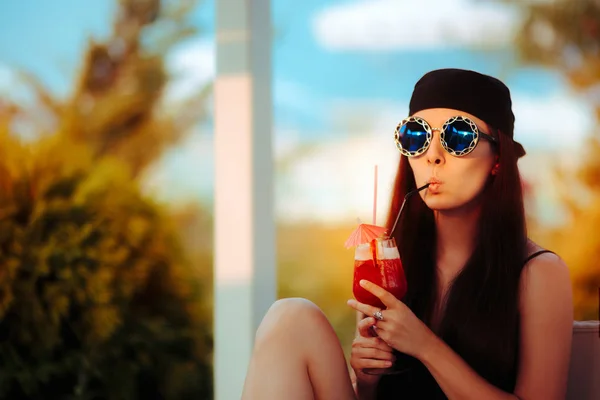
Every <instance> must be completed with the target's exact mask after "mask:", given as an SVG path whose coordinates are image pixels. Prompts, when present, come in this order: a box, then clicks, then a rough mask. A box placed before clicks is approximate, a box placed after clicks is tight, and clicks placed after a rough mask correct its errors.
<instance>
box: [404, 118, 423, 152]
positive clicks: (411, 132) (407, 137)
mask: <svg viewBox="0 0 600 400" xmlns="http://www.w3.org/2000/svg"><path fill="white" fill-rule="evenodd" d="M399 133H400V135H399V136H400V143H401V144H402V148H403V149H405V150H408V151H410V152H411V153H412V152H416V151H419V150H421V149H422V148H423V146H425V143H426V142H427V131H426V130H425V128H423V126H422V125H421V124H419V123H417V122H408V123H406V124H405V125H403V126H402V127H401V128H400V131H399Z"/></svg>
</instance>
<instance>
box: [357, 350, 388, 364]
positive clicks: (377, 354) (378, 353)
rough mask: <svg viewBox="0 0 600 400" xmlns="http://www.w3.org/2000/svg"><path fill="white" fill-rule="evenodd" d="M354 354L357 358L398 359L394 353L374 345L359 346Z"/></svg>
mask: <svg viewBox="0 0 600 400" xmlns="http://www.w3.org/2000/svg"><path fill="white" fill-rule="evenodd" d="M354 354H355V356H356V357H357V358H369V359H373V360H387V361H394V360H395V359H396V356H395V355H394V354H393V353H391V352H389V351H383V350H380V349H374V348H372V347H359V348H357V349H355V350H354Z"/></svg>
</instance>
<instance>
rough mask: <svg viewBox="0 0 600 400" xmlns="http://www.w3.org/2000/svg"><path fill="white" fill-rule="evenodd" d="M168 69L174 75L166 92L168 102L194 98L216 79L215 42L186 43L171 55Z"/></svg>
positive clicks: (201, 40)
mask: <svg viewBox="0 0 600 400" xmlns="http://www.w3.org/2000/svg"><path fill="white" fill-rule="evenodd" d="M167 68H168V70H169V72H170V73H171V74H172V75H173V79H172V80H170V82H169V85H168V86H167V90H166V100H167V102H177V101H179V100H184V99H186V98H189V97H190V96H193V95H194V94H196V93H198V91H199V90H200V89H202V87H203V86H204V85H206V84H208V83H210V82H211V81H212V80H213V79H214V78H215V72H216V64H215V48H214V41H213V40H211V39H194V40H191V41H188V42H186V43H185V44H184V45H181V46H180V47H179V48H177V49H176V50H174V51H173V53H172V54H170V55H169V57H168V58H167Z"/></svg>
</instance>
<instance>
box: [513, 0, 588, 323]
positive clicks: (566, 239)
mask: <svg viewBox="0 0 600 400" xmlns="http://www.w3.org/2000/svg"><path fill="white" fill-rule="evenodd" d="M509 1H510V0H509ZM513 2H514V3H517V4H519V5H520V6H522V7H523V8H524V12H525V13H526V19H525V21H524V23H523V25H522V27H521V29H520V32H519V33H518V35H517V49H518V51H519V54H520V57H521V59H522V60H523V61H524V62H525V63H530V64H537V65H543V66H545V67H548V68H551V69H554V70H556V71H557V72H559V73H560V74H562V75H563V76H564V77H565V79H566V80H567V81H568V82H569V83H570V85H571V86H572V87H573V88H574V89H575V90H577V91H578V92H579V93H581V95H582V96H584V97H585V98H586V99H588V100H589V102H590V104H592V106H593V107H594V110H595V114H596V118H597V120H598V126H600V2H599V1H598V0H577V1H571V0H553V1H546V2H520V1H519V2H516V1H514V0H513ZM565 122H566V123H568V122H567V121H565ZM566 134H568V133H566ZM599 160H600V135H598V133H597V132H596V133H595V134H593V135H591V137H590V138H589V143H585V146H582V155H581V163H580V165H579V166H578V169H577V170H576V171H570V170H562V171H561V172H560V173H559V174H558V176H557V184H559V185H560V187H561V192H562V195H563V202H564V204H565V205H566V207H567V209H568V212H569V214H570V220H569V223H568V224H567V226H564V227H561V229H560V230H558V231H546V232H544V233H543V234H541V235H540V238H541V240H540V241H541V242H543V244H544V245H546V246H547V247H549V248H551V249H553V250H555V251H557V252H558V253H559V254H560V255H561V256H562V257H563V258H564V259H565V261H566V262H567V264H568V265H569V266H570V268H571V269H572V276H573V284H574V296H575V299H574V300H575V317H576V318H577V319H598V318H599V315H600V314H599V310H598V288H600V264H599V263H598V260H599V259H600V238H599V237H598V226H600V161H599Z"/></svg>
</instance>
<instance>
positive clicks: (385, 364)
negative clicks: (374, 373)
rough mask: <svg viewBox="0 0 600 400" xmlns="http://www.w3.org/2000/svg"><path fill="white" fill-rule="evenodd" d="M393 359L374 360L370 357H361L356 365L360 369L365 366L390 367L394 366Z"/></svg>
mask: <svg viewBox="0 0 600 400" xmlns="http://www.w3.org/2000/svg"><path fill="white" fill-rule="evenodd" d="M392 364H393V363H392V362H391V361H387V360H385V361H384V360H372V359H368V358H363V359H360V360H358V361H357V362H356V367H357V368H360V369H365V368H389V367H391V366H392Z"/></svg>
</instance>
